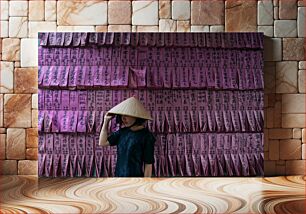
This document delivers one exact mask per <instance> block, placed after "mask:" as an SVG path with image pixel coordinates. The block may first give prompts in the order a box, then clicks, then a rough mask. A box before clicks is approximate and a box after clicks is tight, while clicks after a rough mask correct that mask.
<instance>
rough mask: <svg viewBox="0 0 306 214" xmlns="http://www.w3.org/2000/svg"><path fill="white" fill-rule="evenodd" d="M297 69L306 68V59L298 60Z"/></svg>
mask: <svg viewBox="0 0 306 214" xmlns="http://www.w3.org/2000/svg"><path fill="white" fill-rule="evenodd" d="M299 69H302V70H305V69H306V61H300V62H299Z"/></svg>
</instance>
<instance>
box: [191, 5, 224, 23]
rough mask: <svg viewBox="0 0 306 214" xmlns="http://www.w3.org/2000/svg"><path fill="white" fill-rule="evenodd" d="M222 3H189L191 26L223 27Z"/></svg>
mask: <svg viewBox="0 0 306 214" xmlns="http://www.w3.org/2000/svg"><path fill="white" fill-rule="evenodd" d="M223 24H224V2H223V1H215V0H212V1H191V25H223Z"/></svg>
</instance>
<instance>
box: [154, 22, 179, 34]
mask: <svg viewBox="0 0 306 214" xmlns="http://www.w3.org/2000/svg"><path fill="white" fill-rule="evenodd" d="M176 29H177V28H176V21H174V20H172V19H160V20H159V29H158V30H159V32H176Z"/></svg>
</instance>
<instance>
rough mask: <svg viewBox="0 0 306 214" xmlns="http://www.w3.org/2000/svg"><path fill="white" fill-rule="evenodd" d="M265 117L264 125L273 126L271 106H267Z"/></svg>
mask: <svg viewBox="0 0 306 214" xmlns="http://www.w3.org/2000/svg"><path fill="white" fill-rule="evenodd" d="M265 118H267V119H266V120H265V121H266V125H267V128H273V127H274V109H273V108H267V117H265Z"/></svg>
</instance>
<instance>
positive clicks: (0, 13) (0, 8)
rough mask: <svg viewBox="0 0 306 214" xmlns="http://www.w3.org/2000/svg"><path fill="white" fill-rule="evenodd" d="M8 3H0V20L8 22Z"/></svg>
mask: <svg viewBox="0 0 306 214" xmlns="http://www.w3.org/2000/svg"><path fill="white" fill-rule="evenodd" d="M8 12H9V3H8V1H0V20H1V21H3V20H6V21H7V20H8V18H9V15H8V14H9V13H8Z"/></svg>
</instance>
